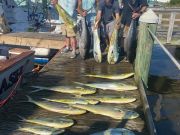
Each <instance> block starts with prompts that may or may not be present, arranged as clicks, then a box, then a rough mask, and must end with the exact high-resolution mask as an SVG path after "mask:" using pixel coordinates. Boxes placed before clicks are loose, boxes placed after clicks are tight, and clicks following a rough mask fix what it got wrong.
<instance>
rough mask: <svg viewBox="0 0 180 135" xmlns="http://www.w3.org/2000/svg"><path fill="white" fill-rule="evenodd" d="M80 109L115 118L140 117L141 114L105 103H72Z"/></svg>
mask: <svg viewBox="0 0 180 135" xmlns="http://www.w3.org/2000/svg"><path fill="white" fill-rule="evenodd" d="M72 106H73V107H77V108H80V109H84V110H87V111H89V112H92V113H94V114H100V115H104V116H108V117H111V118H113V119H135V118H137V117H139V114H138V113H136V112H135V111H131V110H125V109H120V108H113V107H108V106H105V105H78V104H75V105H72Z"/></svg>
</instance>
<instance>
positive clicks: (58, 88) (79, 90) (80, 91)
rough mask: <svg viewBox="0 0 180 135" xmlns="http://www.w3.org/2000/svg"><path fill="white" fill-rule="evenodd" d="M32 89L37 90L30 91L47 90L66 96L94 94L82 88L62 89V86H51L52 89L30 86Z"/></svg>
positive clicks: (91, 90) (92, 90) (90, 90)
mask: <svg viewBox="0 0 180 135" xmlns="http://www.w3.org/2000/svg"><path fill="white" fill-rule="evenodd" d="M31 87H32V88H37V89H38V90H35V91H32V92H31V93H33V92H38V91H42V90H49V91H55V92H61V93H68V94H74V95H89V94H94V93H96V90H95V89H86V88H82V87H76V88H74V87H63V86H52V87H43V86H31Z"/></svg>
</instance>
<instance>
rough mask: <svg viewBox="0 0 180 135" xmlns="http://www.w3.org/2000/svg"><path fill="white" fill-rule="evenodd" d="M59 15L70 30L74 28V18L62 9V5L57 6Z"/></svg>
mask: <svg viewBox="0 0 180 135" xmlns="http://www.w3.org/2000/svg"><path fill="white" fill-rule="evenodd" d="M55 7H56V9H57V11H58V13H59V15H60V16H61V18H62V20H63V21H64V23H65V24H66V25H67V26H68V27H69V28H74V27H75V24H76V21H75V20H73V18H72V17H71V16H70V15H69V14H68V13H67V12H66V11H65V10H64V9H63V7H61V5H59V4H56V5H55Z"/></svg>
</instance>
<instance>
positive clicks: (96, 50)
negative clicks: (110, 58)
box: [93, 29, 102, 63]
mask: <svg viewBox="0 0 180 135" xmlns="http://www.w3.org/2000/svg"><path fill="white" fill-rule="evenodd" d="M93 55H94V59H95V61H96V62H98V63H101V62H102V52H101V42H100V30H99V29H95V30H93Z"/></svg>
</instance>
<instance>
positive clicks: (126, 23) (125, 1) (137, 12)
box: [120, 0, 148, 61]
mask: <svg viewBox="0 0 180 135" xmlns="http://www.w3.org/2000/svg"><path fill="white" fill-rule="evenodd" d="M120 5H121V7H122V10H121V29H122V30H123V34H122V42H121V44H123V45H124V39H125V38H126V37H127V34H128V31H129V27H130V24H131V20H132V19H134V20H135V21H136V22H138V19H139V17H140V16H141V15H142V14H143V13H144V12H145V11H146V9H147V6H148V4H147V0H122V2H121V4H120ZM124 48H125V46H124ZM125 51H127V50H125ZM124 60H125V61H126V60H127V58H126V57H125V59H124Z"/></svg>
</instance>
